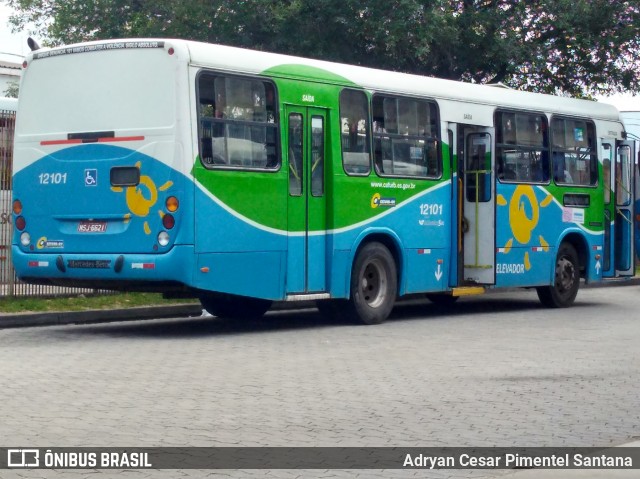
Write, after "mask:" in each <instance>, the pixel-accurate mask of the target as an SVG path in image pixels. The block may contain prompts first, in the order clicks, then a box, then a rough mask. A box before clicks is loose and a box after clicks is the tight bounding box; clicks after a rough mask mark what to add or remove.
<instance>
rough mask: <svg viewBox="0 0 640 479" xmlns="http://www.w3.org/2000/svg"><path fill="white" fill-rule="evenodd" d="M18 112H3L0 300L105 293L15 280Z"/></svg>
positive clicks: (0, 115)
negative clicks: (14, 187)
mask: <svg viewBox="0 0 640 479" xmlns="http://www.w3.org/2000/svg"><path fill="white" fill-rule="evenodd" d="M15 125H16V112H15V111H10V110H1V109H0V187H1V188H2V190H1V191H0V298H2V297H8V296H70V295H74V294H80V293H84V294H87V293H88V294H95V293H106V291H102V290H94V289H81V288H63V287H58V286H43V285H33V284H26V283H23V282H22V281H19V280H18V278H16V273H15V270H14V269H13V264H12V263H11V239H12V236H13V222H12V198H11V196H12V194H11V193H12V191H11V174H12V172H13V135H14V132H15Z"/></svg>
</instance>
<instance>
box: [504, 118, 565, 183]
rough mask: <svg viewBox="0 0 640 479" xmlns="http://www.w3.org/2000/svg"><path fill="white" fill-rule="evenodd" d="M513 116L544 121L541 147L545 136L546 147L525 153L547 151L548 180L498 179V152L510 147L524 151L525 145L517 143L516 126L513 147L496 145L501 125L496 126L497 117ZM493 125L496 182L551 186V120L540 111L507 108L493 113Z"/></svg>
mask: <svg viewBox="0 0 640 479" xmlns="http://www.w3.org/2000/svg"><path fill="white" fill-rule="evenodd" d="M504 113H507V114H513V115H518V114H521V115H530V116H538V117H542V118H543V119H544V121H545V122H546V132H543V133H542V135H543V136H542V138H543V145H544V140H545V136H546V140H547V142H546V143H547V146H546V147H544V146H543V147H542V148H538V147H535V146H532V147H530V149H529V150H526V151H536V149H538V151H541V152H543V151H544V150H545V149H546V151H547V155H548V159H547V161H548V165H549V170H548V173H549V177H548V179H547V180H546V181H545V180H541V181H524V180H518V179H514V180H509V179H505V178H504V177H502V178H501V177H500V175H498V174H497V173H498V171H497V170H498V165H499V164H501V163H502V161H501V158H499V156H498V151H499V150H500V149H504V148H505V147H507V146H512V147H513V148H514V149H517V150H518V151H525V150H522V148H523V147H524V146H526V145H521V144H518V143H517V125H516V126H515V129H516V130H515V131H516V143H514V144H513V145H511V144H509V143H498V134H499V132H498V130H500V128H501V127H502V123H500V124H498V121H497V120H498V115H499V114H504ZM493 124H494V127H495V131H496V132H495V155H496V178H497V179H498V182H499V183H501V184H507V185H514V184H516V185H517V184H524V185H550V184H551V178H552V176H553V163H552V158H551V131H550V125H551V120H550V118H549V117H548V116H547V114H546V113H544V112H542V111H537V110H536V111H532V110H516V109H509V108H496V109H495V111H494V112H493ZM540 161H542V158H541V159H540Z"/></svg>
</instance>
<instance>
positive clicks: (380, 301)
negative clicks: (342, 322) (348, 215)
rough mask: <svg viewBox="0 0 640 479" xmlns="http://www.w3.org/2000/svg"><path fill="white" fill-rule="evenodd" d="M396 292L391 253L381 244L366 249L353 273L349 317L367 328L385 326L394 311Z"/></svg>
mask: <svg viewBox="0 0 640 479" xmlns="http://www.w3.org/2000/svg"><path fill="white" fill-rule="evenodd" d="M397 288H398V277H397V272H396V263H395V261H394V259H393V256H392V255H391V253H390V252H389V250H388V249H387V248H386V247H385V246H384V245H382V244H380V243H369V244H367V245H365V246H364V247H363V248H362V249H361V250H360V252H359V253H358V256H357V257H356V260H355V262H354V263H353V270H352V271H351V291H350V292H351V299H350V300H349V303H348V308H347V309H348V316H350V317H351V318H353V319H357V320H359V321H360V322H362V323H364V324H379V323H381V322H383V321H384V320H385V319H387V316H389V313H391V309H393V305H394V303H395V301H396V292H397Z"/></svg>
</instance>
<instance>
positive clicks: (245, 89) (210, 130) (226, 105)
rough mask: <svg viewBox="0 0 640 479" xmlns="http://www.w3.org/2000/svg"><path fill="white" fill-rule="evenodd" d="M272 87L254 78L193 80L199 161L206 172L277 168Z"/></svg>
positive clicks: (204, 76) (205, 77)
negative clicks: (196, 109)
mask: <svg viewBox="0 0 640 479" xmlns="http://www.w3.org/2000/svg"><path fill="white" fill-rule="evenodd" d="M275 96H276V95H275V87H274V85H273V84H272V83H270V82H266V81H262V80H257V79H254V78H241V77H236V76H222V75H215V74H211V73H202V74H201V75H200V76H199V77H198V115H199V118H198V119H199V131H198V135H199V144H200V158H201V161H202V163H203V165H204V166H205V167H206V168H239V169H277V168H278V166H279V162H278V151H277V138H278V124H277V115H276V100H275Z"/></svg>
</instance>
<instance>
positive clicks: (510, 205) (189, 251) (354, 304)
mask: <svg viewBox="0 0 640 479" xmlns="http://www.w3.org/2000/svg"><path fill="white" fill-rule="evenodd" d="M634 148H635V147H634V143H633V142H630V141H627V140H626V135H625V131H624V126H623V123H622V121H621V119H620V114H619V112H618V111H617V110H616V109H615V108H614V107H612V106H609V105H606V104H600V103H596V102H591V101H585V100H576V99H570V98H563V97H554V96H547V95H541V94H534V93H525V92H520V91H514V90H511V89H505V88H500V87H493V86H482V85H473V84H468V83H461V82H453V81H446V80H440V79H435V78H426V77H421V76H414V75H407V74H402V73H396V72H389V71H380V70H374V69H368V68H362V67H357V66H349V65H343V64H336V63H329V62H323V61H316V60H311V59H304V58H296V57H290V56H284V55H277V54H270V53H264V52H256V51H250V50H244V49H238V48H231V47H226V46H220V45H210V44H204V43H197V42H190V41H181V40H166V39H165V40H159V39H139V40H109V41H99V42H91V43H84V44H77V45H70V46H63V47H57V48H52V49H40V50H36V51H34V52H31V53H30V54H29V55H28V56H27V58H26V61H25V63H24V71H23V76H22V83H21V87H20V103H19V109H18V115H17V125H16V138H15V160H14V162H15V163H14V178H13V181H14V201H13V215H14V218H13V220H14V224H15V227H16V228H15V234H14V239H13V246H12V248H13V261H14V263H15V268H16V271H17V273H18V275H19V277H20V278H21V279H22V280H24V281H27V282H35V283H48V284H59V285H73V286H83V287H99V288H111V289H121V290H149V291H162V292H165V293H166V294H169V295H180V294H188V295H193V296H195V297H198V298H199V299H200V300H201V302H202V304H203V306H204V308H206V309H207V310H208V311H209V312H211V313H212V314H214V315H218V316H227V317H247V316H260V315H262V314H264V313H265V312H266V311H267V310H268V308H269V307H270V305H271V303H272V302H273V301H297V300H315V301H317V304H318V307H319V309H320V310H321V311H322V312H323V313H327V314H340V315H343V316H345V317H349V318H354V319H356V320H358V321H361V322H363V323H367V324H371V323H379V322H381V321H383V320H385V318H387V316H388V315H389V313H390V311H391V309H392V307H393V305H394V302H395V301H396V298H397V297H400V296H405V295H410V294H422V295H424V294H426V295H427V296H428V297H429V298H430V299H432V300H433V301H435V302H442V303H448V302H453V301H454V300H456V299H457V298H458V297H460V296H463V295H467V294H477V293H481V292H484V291H486V290H487V289H489V288H513V287H526V288H531V287H534V288H536V289H537V292H538V296H539V298H540V300H541V301H542V303H544V304H545V305H547V306H550V307H566V306H569V305H571V304H572V303H573V301H574V299H575V297H576V294H577V292H578V288H579V285H580V281H581V279H583V280H584V281H586V282H589V283H592V282H598V281H602V280H604V279H606V278H613V277H624V276H631V275H633V274H634V261H633V254H634V247H633V244H634V238H633V236H634V231H633V227H632V225H633V217H634V211H633V208H634V206H633V205H634V197H635V193H634V181H635V175H636V170H635V169H634V161H633V159H634V158H635V151H634Z"/></svg>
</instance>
